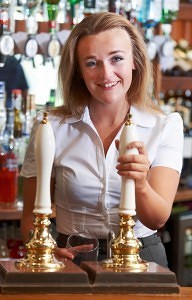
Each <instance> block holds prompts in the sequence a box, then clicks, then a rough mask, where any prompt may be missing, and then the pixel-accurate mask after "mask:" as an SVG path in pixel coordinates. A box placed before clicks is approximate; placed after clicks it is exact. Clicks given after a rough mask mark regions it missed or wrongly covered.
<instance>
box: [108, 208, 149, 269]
mask: <svg viewBox="0 0 192 300" xmlns="http://www.w3.org/2000/svg"><path fill="white" fill-rule="evenodd" d="M134 226H135V222H134V220H133V218H132V216H130V215H126V214H120V231H119V235H118V237H117V238H116V239H114V240H113V241H112V243H111V253H112V258H111V259H107V260H104V261H103V265H104V266H105V267H107V268H117V269H118V268H120V269H121V268H126V269H130V270H131V271H137V272H140V271H145V270H146V269H147V268H148V265H149V264H148V263H147V262H146V261H144V260H142V259H141V258H140V256H139V250H140V248H141V244H140V242H139V240H138V239H137V238H136V237H135V236H134V231H133V227H134Z"/></svg>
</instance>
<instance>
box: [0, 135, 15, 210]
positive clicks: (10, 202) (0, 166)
mask: <svg viewBox="0 0 192 300" xmlns="http://www.w3.org/2000/svg"><path fill="white" fill-rule="evenodd" d="M17 186H18V161H17V157H16V155H15V153H14V147H13V141H10V143H9V147H8V150H7V151H5V150H4V149H3V147H2V146H0V191H1V192H0V206H1V207H4V208H8V207H14V206H15V204H16V198H17Z"/></svg>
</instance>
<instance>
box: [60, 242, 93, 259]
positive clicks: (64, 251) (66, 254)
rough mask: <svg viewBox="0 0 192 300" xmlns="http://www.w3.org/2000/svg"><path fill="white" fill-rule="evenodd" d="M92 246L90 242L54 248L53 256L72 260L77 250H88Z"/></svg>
mask: <svg viewBox="0 0 192 300" xmlns="http://www.w3.org/2000/svg"><path fill="white" fill-rule="evenodd" d="M93 246H94V245H93V244H90V245H80V246H75V247H71V248H56V250H55V256H56V258H57V259H63V258H66V259H70V260H73V259H74V258H75V256H76V255H77V254H78V253H79V252H84V251H90V250H92V249H93Z"/></svg>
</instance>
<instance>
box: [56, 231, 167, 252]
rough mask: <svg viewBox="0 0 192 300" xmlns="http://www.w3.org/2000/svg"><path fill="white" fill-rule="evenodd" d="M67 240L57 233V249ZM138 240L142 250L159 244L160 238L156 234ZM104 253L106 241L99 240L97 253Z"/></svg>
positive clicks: (64, 235) (66, 236) (63, 235)
mask: <svg viewBox="0 0 192 300" xmlns="http://www.w3.org/2000/svg"><path fill="white" fill-rule="evenodd" d="M67 238H68V235H66V234H63V233H59V236H58V237H57V245H58V247H65V245H66V241H67ZM138 240H139V241H140V242H141V245H142V248H145V247H148V246H150V245H155V244H158V243H160V242H161V238H160V237H159V236H158V235H157V234H156V233H154V234H152V235H150V236H146V237H143V238H138ZM106 251H107V240H106V239H99V252H101V253H106Z"/></svg>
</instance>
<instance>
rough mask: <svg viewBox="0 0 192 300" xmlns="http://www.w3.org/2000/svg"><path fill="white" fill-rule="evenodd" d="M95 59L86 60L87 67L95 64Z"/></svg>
mask: <svg viewBox="0 0 192 300" xmlns="http://www.w3.org/2000/svg"><path fill="white" fill-rule="evenodd" d="M96 64H97V63H96V61H95V60H89V61H87V62H86V67H89V68H93V67H95V66H96Z"/></svg>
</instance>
